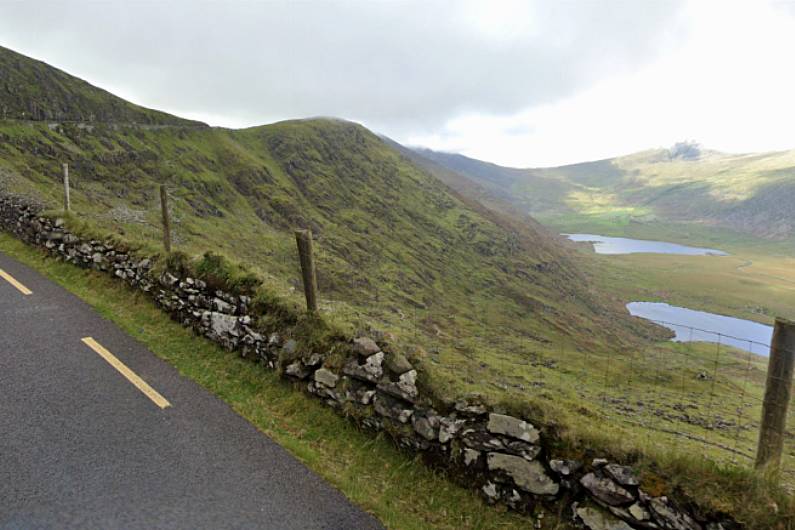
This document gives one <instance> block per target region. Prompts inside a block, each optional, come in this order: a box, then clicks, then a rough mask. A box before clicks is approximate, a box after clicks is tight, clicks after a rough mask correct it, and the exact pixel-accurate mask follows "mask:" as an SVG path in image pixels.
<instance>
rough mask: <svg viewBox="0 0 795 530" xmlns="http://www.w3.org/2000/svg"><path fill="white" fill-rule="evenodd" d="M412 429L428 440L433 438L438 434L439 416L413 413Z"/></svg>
mask: <svg viewBox="0 0 795 530" xmlns="http://www.w3.org/2000/svg"><path fill="white" fill-rule="evenodd" d="M411 424H412V426H413V427H414V430H415V431H416V432H417V434H419V435H420V436H422V437H423V438H425V439H426V440H428V441H432V440H435V439H436V438H437V437H438V436H439V434H438V433H439V417H438V416H434V415H427V416H421V415H418V414H414V418H412V420H411Z"/></svg>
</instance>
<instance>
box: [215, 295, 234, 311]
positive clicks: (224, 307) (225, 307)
mask: <svg viewBox="0 0 795 530" xmlns="http://www.w3.org/2000/svg"><path fill="white" fill-rule="evenodd" d="M212 308H213V310H215V311H218V312H220V313H226V314H231V313H232V304H229V303H227V302H224V301H223V300H221V299H220V298H213V302H212Z"/></svg>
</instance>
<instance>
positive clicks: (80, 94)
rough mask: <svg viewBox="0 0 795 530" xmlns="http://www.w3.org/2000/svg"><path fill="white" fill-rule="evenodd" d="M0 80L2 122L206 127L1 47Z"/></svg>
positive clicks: (0, 113) (0, 115) (0, 114)
mask: <svg viewBox="0 0 795 530" xmlns="http://www.w3.org/2000/svg"><path fill="white" fill-rule="evenodd" d="M0 74H2V75H0V117H2V118H3V119H16V120H36V121H42V120H46V121H59V122H63V121H75V122H83V123H110V122H113V123H126V124H132V123H135V124H140V125H148V126H153V125H182V126H197V127H202V126H204V127H206V125H205V124H203V123H201V122H196V121H191V120H185V119H182V118H178V117H176V116H171V115H170V114H166V113H165V112H160V111H156V110H150V109H146V108H143V107H139V106H138V105H134V104H132V103H129V102H127V101H125V100H123V99H121V98H119V97H116V96H114V95H113V94H111V93H109V92H106V91H105V90H102V89H101V88H97V87H95V86H92V85H90V84H89V83H86V82H85V81H83V80H81V79H78V78H76V77H73V76H71V75H69V74H67V73H66V72H63V71H61V70H58V69H57V68H53V67H52V66H50V65H48V64H46V63H43V62H41V61H36V60H34V59H30V58H29V57H25V56H24V55H21V54H19V53H16V52H14V51H12V50H9V49H8V48H3V47H2V46H0Z"/></svg>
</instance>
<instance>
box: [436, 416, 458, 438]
mask: <svg viewBox="0 0 795 530" xmlns="http://www.w3.org/2000/svg"><path fill="white" fill-rule="evenodd" d="M463 426H464V421H463V420H455V419H452V418H446V417H443V418H442V419H440V420H439V442H441V443H447V442H449V441H450V440H452V439H453V438H454V437H455V435H456V433H457V432H458V431H459V430H461V427H463Z"/></svg>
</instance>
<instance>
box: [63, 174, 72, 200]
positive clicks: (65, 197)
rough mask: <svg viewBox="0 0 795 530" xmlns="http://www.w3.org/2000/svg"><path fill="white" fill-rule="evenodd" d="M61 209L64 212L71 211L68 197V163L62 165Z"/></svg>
mask: <svg viewBox="0 0 795 530" xmlns="http://www.w3.org/2000/svg"><path fill="white" fill-rule="evenodd" d="M63 209H64V211H65V212H71V211H72V200H71V198H70V197H69V164H64V165H63Z"/></svg>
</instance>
